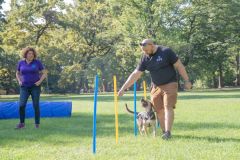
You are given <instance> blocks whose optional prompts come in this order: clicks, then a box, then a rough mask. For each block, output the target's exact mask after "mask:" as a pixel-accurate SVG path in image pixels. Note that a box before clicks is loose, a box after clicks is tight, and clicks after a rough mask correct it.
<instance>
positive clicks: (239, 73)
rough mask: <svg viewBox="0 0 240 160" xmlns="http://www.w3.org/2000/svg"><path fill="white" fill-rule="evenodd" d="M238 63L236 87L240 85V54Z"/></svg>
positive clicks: (237, 57)
mask: <svg viewBox="0 0 240 160" xmlns="http://www.w3.org/2000/svg"><path fill="white" fill-rule="evenodd" d="M236 62H237V68H236V72H237V74H236V82H235V85H236V86H239V85H240V56H239V53H238V54H237V55H236Z"/></svg>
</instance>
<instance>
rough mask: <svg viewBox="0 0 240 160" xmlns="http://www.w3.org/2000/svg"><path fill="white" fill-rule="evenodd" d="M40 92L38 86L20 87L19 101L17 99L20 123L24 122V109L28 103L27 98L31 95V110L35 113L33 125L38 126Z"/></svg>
mask: <svg viewBox="0 0 240 160" xmlns="http://www.w3.org/2000/svg"><path fill="white" fill-rule="evenodd" d="M40 92H41V87H40V86H32V87H24V86H21V87H20V99H19V115H20V116H19V117H20V123H24V122H25V108H26V104H27V101H28V97H29V96H30V95H31V97H32V102H33V108H34V111H35V124H40V108H39V99H40Z"/></svg>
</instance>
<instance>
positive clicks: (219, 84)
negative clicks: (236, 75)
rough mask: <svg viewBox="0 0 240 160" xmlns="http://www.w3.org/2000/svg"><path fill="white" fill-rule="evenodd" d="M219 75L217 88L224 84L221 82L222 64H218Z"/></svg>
mask: <svg viewBox="0 0 240 160" xmlns="http://www.w3.org/2000/svg"><path fill="white" fill-rule="evenodd" d="M218 69H219V75H218V88H222V87H223V85H224V82H223V70H222V64H220V65H219V67H218Z"/></svg>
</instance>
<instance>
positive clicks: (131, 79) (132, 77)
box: [118, 69, 142, 96]
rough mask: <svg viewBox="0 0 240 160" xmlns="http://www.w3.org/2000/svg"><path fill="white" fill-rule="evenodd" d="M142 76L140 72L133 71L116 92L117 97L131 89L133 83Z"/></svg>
mask: <svg viewBox="0 0 240 160" xmlns="http://www.w3.org/2000/svg"><path fill="white" fill-rule="evenodd" d="M141 75H142V72H141V71H138V70H137V69H136V70H134V71H133V72H132V73H131V74H130V76H129V77H128V79H127V81H126V82H125V83H124V85H123V86H122V88H121V89H120V90H119V92H118V96H122V95H123V94H124V91H125V90H126V89H127V88H129V87H131V86H132V85H133V83H134V82H135V81H137V80H138V79H139V78H140V77H141Z"/></svg>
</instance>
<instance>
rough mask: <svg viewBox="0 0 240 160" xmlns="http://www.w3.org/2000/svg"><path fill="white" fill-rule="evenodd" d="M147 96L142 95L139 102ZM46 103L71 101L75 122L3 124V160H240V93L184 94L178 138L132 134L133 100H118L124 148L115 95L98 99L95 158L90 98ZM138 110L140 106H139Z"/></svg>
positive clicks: (67, 97) (0, 155)
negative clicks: (23, 125)
mask: <svg viewBox="0 0 240 160" xmlns="http://www.w3.org/2000/svg"><path fill="white" fill-rule="evenodd" d="M142 95H143V94H142V93H141V92H139V93H138V97H137V98H138V100H140V98H141V96H142ZM13 100H17V96H1V97H0V101H13ZM42 100H52V101H55V100H57V101H59V100H71V101H72V102H73V116H72V117H71V118H42V119H41V128H40V129H35V128H34V125H33V123H34V121H33V119H27V120H26V129H24V130H14V129H13V128H14V127H15V125H16V123H17V122H18V120H17V119H16V120H0V159H1V160H5V159H6V160H9V159H13V160H18V159H23V160H42V159H44V160H45V159H46V160H55V159H56V160H68V159H69V160H72V159H84V160H87V159H102V160H109V159H111V160H115V159H126V160H135V159H136V160H141V159H143V160H153V159H161V160H162V159H173V160H178V159H180V160H182V159H184V160H185V159H187V160H188V159H189V160H193V159H196V160H199V159H211V160H212V159H216V160H220V159H223V160H226V159H229V160H238V159H240V90H226V91H207V92H206V91H198V92H197V91H196V92H184V93H183V92H182V93H179V97H178V103H177V108H176V110H175V111H176V112H175V123H174V128H173V138H172V139H171V140H169V141H163V140H162V139H161V137H160V133H161V132H160V129H159V128H158V130H157V131H158V132H157V137H156V138H154V137H152V135H149V136H143V137H142V136H139V135H138V136H137V137H135V136H134V134H133V115H130V114H128V113H127V112H126V110H125V107H124V103H125V102H127V103H128V104H129V106H130V107H131V108H133V95H132V94H130V93H129V94H127V95H125V96H124V97H121V98H120V100H119V143H118V144H116V143H115V128H114V127H115V119H114V103H113V95H112V94H108V95H107V94H104V95H99V101H98V109H97V153H96V155H93V154H92V113H93V96H91V95H65V96H63V95H53V96H46V95H45V96H44V95H43V96H42ZM137 104H138V110H142V108H140V103H139V102H138V103H137Z"/></svg>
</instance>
